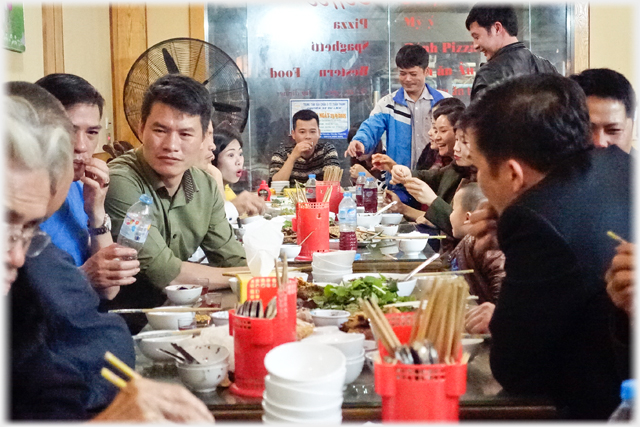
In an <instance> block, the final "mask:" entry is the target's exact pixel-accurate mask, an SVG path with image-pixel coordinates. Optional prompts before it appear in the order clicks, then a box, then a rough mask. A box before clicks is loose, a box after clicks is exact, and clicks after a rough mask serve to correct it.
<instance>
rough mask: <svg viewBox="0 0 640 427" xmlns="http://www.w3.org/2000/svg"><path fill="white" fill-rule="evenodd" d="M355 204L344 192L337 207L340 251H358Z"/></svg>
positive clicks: (346, 192) (349, 195) (347, 193)
mask: <svg viewBox="0 0 640 427" xmlns="http://www.w3.org/2000/svg"><path fill="white" fill-rule="evenodd" d="M356 207H357V206H356V202H355V200H353V197H352V196H351V193H350V192H349V191H345V193H344V196H343V197H342V201H341V202H340V206H338V227H339V229H340V250H341V251H351V250H356V249H358V240H357V238H356V226H357V221H358V216H357V212H356Z"/></svg>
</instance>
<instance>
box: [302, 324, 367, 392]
mask: <svg viewBox="0 0 640 427" xmlns="http://www.w3.org/2000/svg"><path fill="white" fill-rule="evenodd" d="M302 342H306V343H314V344H326V345H330V346H331V347H335V348H337V349H338V350H340V351H341V352H342V354H344V356H345V357H346V358H347V365H346V366H347V375H346V376H345V380H344V383H345V385H346V384H351V383H352V382H354V381H355V380H356V378H358V376H359V375H360V373H361V372H362V367H363V366H364V334H359V333H346V332H342V331H336V332H333V333H328V334H320V335H313V334H312V335H311V336H309V337H308V338H305V339H303V340H302Z"/></svg>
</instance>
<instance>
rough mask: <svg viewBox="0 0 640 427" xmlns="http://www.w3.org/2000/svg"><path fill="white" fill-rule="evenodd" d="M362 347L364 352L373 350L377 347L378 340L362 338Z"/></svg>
mask: <svg viewBox="0 0 640 427" xmlns="http://www.w3.org/2000/svg"><path fill="white" fill-rule="evenodd" d="M362 347H363V348H364V351H365V352H367V353H368V352H370V351H375V350H377V349H378V342H377V341H374V340H364V342H363V343H362Z"/></svg>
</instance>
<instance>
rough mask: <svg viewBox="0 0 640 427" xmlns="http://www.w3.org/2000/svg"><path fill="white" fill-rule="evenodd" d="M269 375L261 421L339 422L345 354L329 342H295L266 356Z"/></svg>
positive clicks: (265, 380) (345, 370) (292, 422)
mask: <svg viewBox="0 0 640 427" xmlns="http://www.w3.org/2000/svg"><path fill="white" fill-rule="evenodd" d="M264 366H265V368H266V369H267V372H268V375H267V376H266V377H265V379H264V384H265V391H264V394H263V400H262V407H263V409H264V415H263V416H262V421H263V422H264V423H266V424H281V423H291V424H340V423H341V422H342V387H343V384H344V381H345V376H346V372H347V368H346V358H345V356H344V354H343V353H342V352H341V351H340V350H338V349H336V348H334V347H332V346H329V345H325V344H316V343H303V342H292V343H287V344H282V345H280V346H278V347H276V348H274V349H273V350H271V351H270V352H269V353H267V355H266V356H265V358H264Z"/></svg>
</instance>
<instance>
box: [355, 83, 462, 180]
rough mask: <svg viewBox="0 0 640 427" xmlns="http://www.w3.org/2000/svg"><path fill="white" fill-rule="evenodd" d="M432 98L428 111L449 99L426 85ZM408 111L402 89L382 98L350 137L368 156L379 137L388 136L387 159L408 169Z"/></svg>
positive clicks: (409, 122)
mask: <svg viewBox="0 0 640 427" xmlns="http://www.w3.org/2000/svg"><path fill="white" fill-rule="evenodd" d="M425 86H426V89H427V90H428V91H429V94H431V96H432V98H433V99H432V100H431V108H433V105H434V104H435V103H436V102H438V101H440V100H441V99H442V98H447V97H450V96H451V95H449V94H448V93H446V92H442V91H439V90H437V89H434V88H432V87H431V86H429V85H427V84H425ZM412 131H413V130H412V127H411V110H409V107H408V106H407V101H406V100H405V99H404V88H400V89H398V90H397V91H395V92H393V93H391V94H388V95H385V96H383V97H382V98H381V99H380V101H378V103H377V104H376V106H375V107H374V108H373V110H372V111H371V115H370V116H369V118H368V119H367V120H365V121H364V122H362V124H361V125H360V129H358V132H357V133H356V135H355V136H354V137H353V139H355V140H358V141H360V142H362V143H363V144H364V148H365V152H366V153H371V152H373V150H374V149H375V147H376V145H378V141H379V140H380V138H381V137H382V134H383V133H385V132H387V155H388V156H389V157H391V158H392V159H393V160H394V161H395V162H396V163H398V164H400V165H405V166H407V167H411V136H412Z"/></svg>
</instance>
